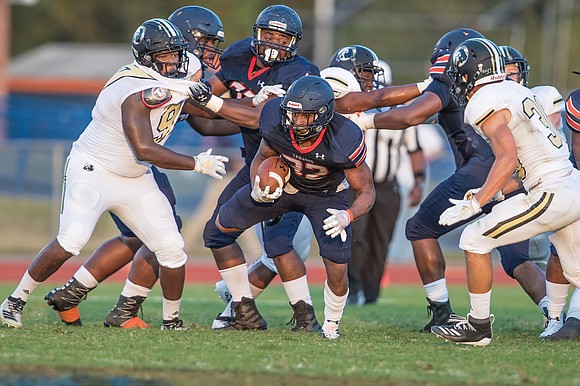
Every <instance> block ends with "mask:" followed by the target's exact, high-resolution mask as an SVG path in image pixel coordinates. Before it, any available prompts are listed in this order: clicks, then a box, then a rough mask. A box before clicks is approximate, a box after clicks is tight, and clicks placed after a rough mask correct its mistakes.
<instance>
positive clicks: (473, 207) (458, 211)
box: [439, 198, 481, 225]
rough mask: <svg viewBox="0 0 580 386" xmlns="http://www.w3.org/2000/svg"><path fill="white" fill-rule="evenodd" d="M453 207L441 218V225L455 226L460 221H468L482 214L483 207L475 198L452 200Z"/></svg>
mask: <svg viewBox="0 0 580 386" xmlns="http://www.w3.org/2000/svg"><path fill="white" fill-rule="evenodd" d="M449 202H450V203H452V204H453V206H452V207H450V208H447V209H445V211H444V212H443V213H441V216H439V224H440V225H453V224H456V223H458V222H460V221H463V220H467V219H469V218H471V217H473V216H475V215H476V214H478V213H480V212H481V206H480V205H479V202H477V200H476V199H475V198H471V199H469V200H456V199H454V198H450V199H449Z"/></svg>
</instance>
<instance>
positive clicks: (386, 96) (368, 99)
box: [334, 78, 432, 114]
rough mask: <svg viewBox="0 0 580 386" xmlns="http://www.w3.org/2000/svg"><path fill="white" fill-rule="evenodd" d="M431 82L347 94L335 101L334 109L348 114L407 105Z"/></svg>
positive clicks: (425, 81)
mask: <svg viewBox="0 0 580 386" xmlns="http://www.w3.org/2000/svg"><path fill="white" fill-rule="evenodd" d="M431 80H432V79H431V78H427V79H425V80H424V81H422V82H419V83H412V84H405V85H402V86H388V87H384V88H380V89H377V90H372V91H368V92H366V91H365V92H363V91H360V92H349V93H348V94H345V95H344V96H342V97H341V98H339V99H337V100H336V101H335V107H334V108H335V110H336V112H338V113H345V114H347V113H348V114H350V113H355V112H359V111H367V110H370V109H376V108H379V107H388V106H396V105H400V104H403V103H407V102H408V101H410V100H411V99H413V98H416V97H418V96H419V95H421V94H422V93H423V91H425V89H426V88H427V86H428V85H429V83H431Z"/></svg>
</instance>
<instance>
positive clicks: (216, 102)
mask: <svg viewBox="0 0 580 386" xmlns="http://www.w3.org/2000/svg"><path fill="white" fill-rule="evenodd" d="M223 104H224V100H223V99H222V98H220V97H218V96H215V95H212V96H211V98H209V100H208V101H207V103H206V105H205V107H206V108H207V109H208V110H211V111H213V112H214V113H217V112H218V111H220V110H221V108H222V106H223Z"/></svg>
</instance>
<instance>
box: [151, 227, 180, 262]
mask: <svg viewBox="0 0 580 386" xmlns="http://www.w3.org/2000/svg"><path fill="white" fill-rule="evenodd" d="M183 247H184V242H183V238H182V237H181V235H180V234H179V233H175V234H173V235H170V236H167V237H165V238H164V240H163V241H162V243H161V245H160V246H159V247H158V248H157V249H156V250H155V256H157V261H159V265H161V266H163V267H167V268H179V267H181V266H183V265H184V264H185V262H186V261H187V255H186V254H185V252H184V251H183Z"/></svg>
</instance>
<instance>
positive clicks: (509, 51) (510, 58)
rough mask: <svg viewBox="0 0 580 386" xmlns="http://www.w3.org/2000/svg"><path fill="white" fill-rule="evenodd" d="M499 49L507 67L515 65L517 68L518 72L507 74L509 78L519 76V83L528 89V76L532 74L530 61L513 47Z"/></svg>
mask: <svg viewBox="0 0 580 386" xmlns="http://www.w3.org/2000/svg"><path fill="white" fill-rule="evenodd" d="M499 49H500V50H501V53H502V55H503V57H504V61H505V64H506V66H507V65H508V64H513V65H515V66H517V68H518V70H517V72H515V73H514V72H510V73H509V74H507V76H508V78H510V77H511V76H514V75H515V76H517V80H516V81H517V82H518V83H519V84H521V85H522V86H524V87H528V76H529V74H530V65H529V64H528V61H527V60H526V58H524V56H523V55H522V54H520V52H519V51H518V50H516V49H515V48H513V47H511V46H500V47H499Z"/></svg>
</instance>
